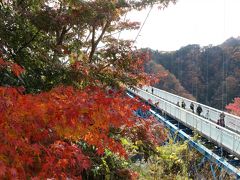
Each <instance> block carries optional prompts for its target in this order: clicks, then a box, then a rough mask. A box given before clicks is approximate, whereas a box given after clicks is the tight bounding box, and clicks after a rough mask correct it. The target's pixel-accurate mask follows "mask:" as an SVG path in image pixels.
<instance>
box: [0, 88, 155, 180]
mask: <svg viewBox="0 0 240 180" xmlns="http://www.w3.org/2000/svg"><path fill="white" fill-rule="evenodd" d="M139 105H140V104H139V102H137V101H135V100H132V99H130V98H126V97H124V95H123V94H122V93H120V92H114V91H112V90H109V91H107V92H105V91H103V90H101V89H99V88H96V87H91V88H90V87H89V88H87V89H85V90H84V91H82V90H76V89H73V88H72V87H58V88H55V89H53V90H51V91H50V92H43V93H40V94H36V95H32V94H26V95H23V94H20V93H19V91H17V90H16V89H15V88H7V87H5V88H4V87H1V88H0V134H1V135H0V143H1V145H0V176H1V177H8V178H19V177H21V178H24V179H25V178H27V177H41V178H47V177H48V178H50V177H65V178H66V177H71V178H76V177H78V178H80V177H81V173H82V172H83V171H84V170H86V169H88V168H90V166H91V162H90V159H89V157H87V156H86V155H84V154H83V153H82V150H81V147H79V146H78V145H77V144H76V143H77V142H79V141H84V142H86V143H87V144H88V145H90V146H94V147H95V148H96V155H102V154H103V153H104V150H105V149H109V150H111V151H112V152H115V153H117V154H119V155H120V156H126V153H125V150H124V148H123V147H122V145H121V144H120V142H119V141H117V140H116V139H115V138H114V133H115V132H117V131H120V130H121V129H125V130H126V129H127V128H130V127H134V126H136V125H134V124H136V122H137V121H136V120H137V119H138V118H137V117H136V116H134V115H133V110H135V109H136V108H137V107H139ZM138 124H139V125H138V126H140V124H141V123H140V122H138ZM148 126H149V125H148ZM148 126H146V127H143V125H142V126H141V129H144V128H146V129H149V128H148ZM148 131H149V130H148ZM142 132H143V131H142ZM110 134H112V135H111V136H110ZM128 134H129V133H128ZM147 134H149V132H148V133H147ZM143 139H144V138H143ZM153 139H154V138H153Z"/></svg>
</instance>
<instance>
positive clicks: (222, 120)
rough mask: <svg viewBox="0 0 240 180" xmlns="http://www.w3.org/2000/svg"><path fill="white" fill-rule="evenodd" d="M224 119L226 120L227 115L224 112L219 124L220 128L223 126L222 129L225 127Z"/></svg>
mask: <svg viewBox="0 0 240 180" xmlns="http://www.w3.org/2000/svg"><path fill="white" fill-rule="evenodd" d="M224 118H225V114H224V112H222V113H221V114H220V119H219V120H218V124H219V125H220V126H222V127H225V120H224Z"/></svg>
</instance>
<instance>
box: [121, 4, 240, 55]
mask: <svg viewBox="0 0 240 180" xmlns="http://www.w3.org/2000/svg"><path fill="white" fill-rule="evenodd" d="M148 11H149V10H148V9H146V10H144V11H141V12H131V13H129V14H128V15H127V19H131V20H133V21H140V22H143V21H144V18H145V17H146V15H147V13H148ZM137 33H138V32H137V31H132V32H123V33H121V37H122V38H127V39H135V37H136V35H137ZM238 36H240V0H178V2H177V4H175V5H172V4H171V5H170V6H169V7H167V8H165V9H164V10H159V9H158V8H157V7H154V8H153V10H152V11H151V13H150V16H149V18H148V19H147V21H146V24H145V25H144V27H143V29H142V31H141V33H140V36H139V37H138V39H137V42H136V46H137V47H150V48H152V49H158V50H163V51H171V50H176V49H179V48H180V47H182V46H185V45H188V44H200V45H201V46H206V45H209V44H213V45H218V44H221V43H222V42H223V41H225V40H226V39H228V38H230V37H238Z"/></svg>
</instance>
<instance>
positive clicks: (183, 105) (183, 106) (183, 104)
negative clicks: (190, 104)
mask: <svg viewBox="0 0 240 180" xmlns="http://www.w3.org/2000/svg"><path fill="white" fill-rule="evenodd" d="M185 107H186V104H185V102H184V101H183V100H182V108H183V109H185Z"/></svg>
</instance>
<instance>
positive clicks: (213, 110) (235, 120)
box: [144, 86, 240, 132]
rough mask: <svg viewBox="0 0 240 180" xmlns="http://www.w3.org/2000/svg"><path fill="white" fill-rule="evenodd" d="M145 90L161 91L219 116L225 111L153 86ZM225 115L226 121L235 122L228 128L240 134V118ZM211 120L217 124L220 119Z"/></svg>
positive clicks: (228, 114)
mask: <svg viewBox="0 0 240 180" xmlns="http://www.w3.org/2000/svg"><path fill="white" fill-rule="evenodd" d="M144 88H145V89H146V88H147V89H148V90H149V92H150V91H151V89H152V88H153V90H154V92H156V91H160V92H162V93H165V94H168V95H170V96H173V97H176V98H178V99H181V100H185V102H192V103H194V104H198V105H201V106H202V107H203V108H206V109H208V110H211V112H215V113H217V114H218V115H219V114H220V113H222V112H223V111H221V110H219V109H215V108H213V107H210V106H207V105H205V104H202V103H199V102H196V101H193V100H190V99H187V98H185V97H182V96H178V95H176V94H173V93H169V92H167V91H164V90H161V89H157V88H155V87H152V86H144ZM224 114H225V120H226V119H227V118H229V119H230V120H231V121H233V122H229V123H231V124H233V126H232V125H231V126H228V127H229V128H230V129H232V130H234V131H236V132H240V126H239V125H238V124H240V117H238V116H236V115H233V114H230V113H228V112H225V111H224ZM218 118H219V117H218ZM211 120H212V121H215V122H216V121H217V120H218V119H211ZM235 126H237V127H238V128H236V127H235Z"/></svg>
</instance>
